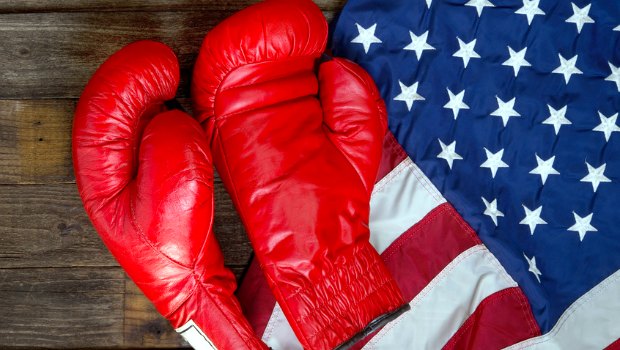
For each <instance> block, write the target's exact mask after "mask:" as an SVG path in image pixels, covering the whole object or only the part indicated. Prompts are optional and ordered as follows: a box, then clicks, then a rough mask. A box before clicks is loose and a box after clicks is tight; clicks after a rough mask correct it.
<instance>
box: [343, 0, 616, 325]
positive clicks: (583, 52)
mask: <svg viewBox="0 0 620 350" xmlns="http://www.w3.org/2000/svg"><path fill="white" fill-rule="evenodd" d="M333 50H334V53H335V54H336V55H338V56H344V57H348V58H350V59H352V60H354V61H356V62H358V63H360V64H361V65H362V66H363V67H364V68H365V69H366V70H368V71H369V72H370V73H371V75H372V76H373V77H374V79H375V81H376V82H377V84H378V86H379V89H380V91H381V94H382V96H383V98H384V99H385V101H386V103H387V106H388V113H389V125H390V129H391V131H392V132H393V133H394V134H395V136H396V138H397V139H398V140H399V142H400V143H401V144H402V145H403V147H404V148H405V149H406V151H407V153H408V154H409V155H410V156H411V157H412V159H413V160H414V162H415V163H416V164H417V165H418V166H419V167H420V168H421V169H422V170H423V171H424V173H425V174H426V175H427V176H428V177H429V178H430V179H431V180H432V181H433V183H434V184H435V185H436V186H437V188H439V190H440V191H441V192H442V193H443V195H444V196H445V197H446V198H447V199H448V201H450V202H451V203H452V204H453V205H454V206H455V207H456V209H457V210H458V211H459V212H460V213H461V215H462V216H463V217H464V218H465V220H467V221H468V222H469V224H470V225H471V226H472V227H473V228H474V229H475V230H476V231H477V232H478V234H479V236H480V238H481V239H482V241H483V242H484V243H485V244H486V245H487V246H488V248H489V249H490V250H491V251H492V252H493V254H494V255H495V256H497V258H498V259H499V261H500V262H501V263H502V265H503V266H504V267H505V268H506V270H507V271H508V273H509V274H510V275H511V276H512V277H513V278H514V279H515V281H516V282H517V283H518V284H519V285H520V287H521V288H522V289H523V291H524V292H525V294H526V296H527V297H528V299H529V301H530V304H531V307H532V310H533V312H534V315H535V317H536V319H537V321H538V323H539V325H540V327H541V329H542V331H543V332H547V331H549V330H550V329H551V327H553V325H554V324H555V323H556V322H557V321H558V318H559V317H560V315H561V314H562V313H563V312H564V311H565V310H566V309H567V308H568V307H569V306H570V305H571V304H572V303H573V302H575V301H576V300H577V299H578V298H579V297H580V296H582V295H583V294H584V293H586V292H587V291H588V290H590V289H591V288H592V287H594V286H595V285H596V284H598V283H599V282H601V281H602V280H603V279H605V278H606V277H607V276H609V275H611V274H612V273H614V272H615V271H616V270H618V268H620V126H619V123H618V120H617V119H618V112H619V111H620V1H615V0H613V1H612V0H609V1H592V0H574V1H572V2H571V1H562V0H390V1H381V0H350V1H349V2H348V4H347V7H346V8H345V10H344V11H343V13H342V14H341V15H340V18H339V20H338V22H337V25H336V27H335V32H334V35H333Z"/></svg>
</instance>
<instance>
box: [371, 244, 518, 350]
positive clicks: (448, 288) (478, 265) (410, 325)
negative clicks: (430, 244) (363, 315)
mask: <svg viewBox="0 0 620 350" xmlns="http://www.w3.org/2000/svg"><path fill="white" fill-rule="evenodd" d="M516 286H517V284H516V283H515V281H514V280H513V279H512V278H511V277H510V276H509V275H508V274H507V273H506V271H505V270H504V268H503V267H502V266H501V265H500V263H499V261H497V259H496V258H495V256H493V254H491V252H489V251H488V249H487V248H486V247H485V246H483V245H478V246H475V247H472V248H470V249H468V250H466V251H465V252H463V253H461V254H460V255H459V256H458V257H457V258H455V259H454V260H452V262H451V263H450V264H449V265H448V266H446V268H444V269H443V271H441V273H439V274H438V275H437V276H436V277H435V278H434V279H433V280H432V281H431V282H430V283H429V284H428V285H427V286H426V287H425V288H424V289H423V290H422V292H420V294H418V295H417V296H416V297H415V298H414V299H413V300H412V301H411V303H409V305H410V306H411V310H410V311H408V312H406V313H404V314H403V315H402V316H401V317H399V318H398V319H396V320H395V321H392V322H391V323H388V324H387V325H386V326H385V327H384V328H383V329H382V330H381V331H379V333H378V334H377V335H376V336H375V337H374V338H373V339H372V340H371V341H370V342H369V343H368V344H366V346H364V349H441V348H442V347H443V346H444V345H445V344H446V343H447V342H448V340H450V338H451V337H452V336H453V335H454V334H455V333H456V332H457V331H458V329H459V327H461V325H462V324H463V323H464V322H465V321H466V320H467V318H468V317H469V316H470V315H471V314H472V313H473V312H474V311H475V310H476V308H477V307H478V305H480V303H481V302H482V301H483V300H484V299H485V298H487V297H488V296H490V295H492V294H494V293H497V292H499V291H501V290H504V289H506V288H510V287H516Z"/></svg>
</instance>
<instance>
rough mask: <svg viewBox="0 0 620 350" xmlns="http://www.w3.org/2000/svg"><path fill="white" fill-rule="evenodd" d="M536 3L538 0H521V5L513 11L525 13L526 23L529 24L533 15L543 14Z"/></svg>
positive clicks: (538, 2)
mask: <svg viewBox="0 0 620 350" xmlns="http://www.w3.org/2000/svg"><path fill="white" fill-rule="evenodd" d="M538 4H540V0H523V7H521V8H520V9H518V10H517V11H516V12H515V13H518V14H520V15H526V16H527V24H528V25H530V24H532V21H533V20H534V16H536V15H545V12H544V11H543V10H541V9H540V8H538Z"/></svg>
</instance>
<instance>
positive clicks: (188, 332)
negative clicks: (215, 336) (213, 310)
mask: <svg viewBox="0 0 620 350" xmlns="http://www.w3.org/2000/svg"><path fill="white" fill-rule="evenodd" d="M175 331H177V332H178V333H179V334H181V335H182V336H183V338H185V341H187V342H188V343H189V345H191V346H192V348H194V349H195V350H217V348H216V347H215V345H213V343H212V342H211V339H209V338H208V337H207V336H206V335H205V333H204V332H203V331H202V330H201V329H200V327H198V325H197V324H195V323H194V321H193V320H189V321H188V322H187V323H186V324H184V325H182V326H181V327H179V328H177V329H175Z"/></svg>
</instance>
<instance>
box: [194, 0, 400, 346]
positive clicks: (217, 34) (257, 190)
mask: <svg viewBox="0 0 620 350" xmlns="http://www.w3.org/2000/svg"><path fill="white" fill-rule="evenodd" d="M326 41H327V23H326V21H325V19H324V17H323V15H322V13H321V11H320V10H319V9H318V7H316V5H314V4H313V3H312V2H311V1H308V0H270V1H265V2H263V3H259V4H257V5H254V6H251V7H249V8H247V9H245V10H243V11H241V12H239V13H237V14H235V15H234V16H232V17H230V18H228V19H227V20H225V21H224V22H222V23H221V24H220V25H219V26H217V27H216V28H214V29H213V30H212V31H211V32H209V34H208V35H207V36H206V38H205V40H204V42H203V45H202V48H201V51H200V54H199V57H198V60H197V62H196V65H195V69H194V77H193V85H192V94H193V98H194V104H195V112H196V118H197V119H198V120H199V121H201V122H202V123H203V126H204V127H205V129H206V130H207V134H208V137H209V141H210V143H211V149H212V151H213V156H214V162H215V165H216V167H217V169H218V172H219V174H220V175H221V177H222V179H223V180H224V183H225V185H226V187H227V189H228V191H229V192H230V194H231V196H232V198H233V201H234V203H235V205H236V207H237V209H238V211H239V213H240V216H241V218H242V220H243V222H244V224H245V226H246V229H247V231H248V234H249V237H250V240H251V242H252V246H253V247H254V250H255V253H256V257H257V258H258V260H259V263H260V265H261V268H262V269H263V272H264V273H265V275H266V278H267V281H268V282H269V285H270V287H271V289H272V291H273V293H274V295H275V297H276V300H277V302H278V303H279V304H280V306H281V307H282V310H283V312H284V314H285V315H286V317H287V319H288V321H289V323H290V325H291V327H292V329H293V331H294V332H295V333H296V335H297V337H298V339H299V340H300V342H301V344H302V345H303V346H304V348H307V349H333V348H335V347H338V346H343V347H346V346H349V345H351V343H352V342H354V341H356V340H359V337H360V336H361V335H364V334H366V333H367V332H368V331H371V330H373V329H376V327H377V326H380V325H382V324H384V323H385V322H387V321H388V320H390V319H391V317H392V316H394V313H397V312H399V311H402V310H401V307H402V306H403V305H404V304H405V302H404V300H403V298H402V295H401V293H400V291H399V289H398V286H397V285H396V283H395V281H394V280H393V278H392V276H391V275H390V274H389V272H388V270H387V269H386V267H385V266H384V264H383V261H382V260H381V258H380V257H379V255H378V254H377V252H376V251H375V249H374V248H373V247H372V246H371V245H370V243H369V229H368V221H369V211H370V209H369V202H370V194H371V192H372V187H373V184H374V180H375V177H376V175H377V170H378V167H379V162H380V158H381V149H382V142H383V138H384V135H385V133H386V124H387V122H386V115H385V107H384V104H383V102H382V100H381V99H380V97H379V94H378V92H377V89H376V87H375V85H374V83H373V82H372V80H371V78H370V77H369V76H368V74H367V73H366V72H364V71H363V70H362V69H361V68H360V67H358V66H356V65H355V64H353V63H351V62H348V61H346V60H342V59H332V60H329V61H327V62H324V63H322V64H320V66H319V68H318V69H319V72H318V79H317V75H316V73H315V68H316V65H317V63H318V60H319V58H320V57H321V55H322V52H323V51H324V49H325V45H326Z"/></svg>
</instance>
